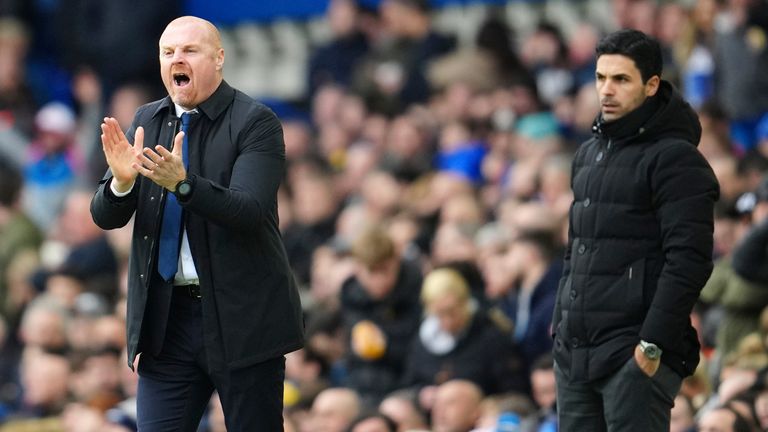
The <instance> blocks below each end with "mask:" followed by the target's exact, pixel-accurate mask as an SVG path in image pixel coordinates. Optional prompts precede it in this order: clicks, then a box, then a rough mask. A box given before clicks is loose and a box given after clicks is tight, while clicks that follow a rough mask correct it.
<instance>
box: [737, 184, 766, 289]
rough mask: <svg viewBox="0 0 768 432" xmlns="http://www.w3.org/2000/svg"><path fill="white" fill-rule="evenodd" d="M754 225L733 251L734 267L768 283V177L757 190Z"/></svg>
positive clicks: (745, 277)
mask: <svg viewBox="0 0 768 432" xmlns="http://www.w3.org/2000/svg"><path fill="white" fill-rule="evenodd" d="M752 198H753V199H754V208H753V210H752V220H753V223H754V226H753V228H752V230H751V231H750V232H748V233H747V234H746V235H745V236H744V238H743V241H742V242H741V243H740V244H739V245H738V247H737V248H736V249H735V250H734V252H733V269H734V270H735V271H736V273H737V274H738V275H739V276H741V277H743V278H744V279H746V280H749V281H752V282H755V283H760V284H766V283H768V265H766V263H768V248H767V247H766V245H768V177H766V178H765V179H764V180H763V181H762V182H761V183H760V185H759V186H758V188H757V189H756V190H755V192H754V195H753V196H752Z"/></svg>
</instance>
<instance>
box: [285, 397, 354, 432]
mask: <svg viewBox="0 0 768 432" xmlns="http://www.w3.org/2000/svg"><path fill="white" fill-rule="evenodd" d="M360 410H361V404H360V399H359V398H358V395H357V393H355V391H354V390H351V389H348V388H329V389H327V390H323V391H322V392H321V393H320V394H319V395H317V397H316V398H315V402H314V403H313V404H312V411H311V412H310V417H309V419H308V421H307V423H306V424H304V425H302V426H301V427H300V429H301V432H345V431H346V430H347V428H348V427H349V425H350V424H352V421H353V420H354V419H355V418H356V417H357V416H358V414H359V413H360Z"/></svg>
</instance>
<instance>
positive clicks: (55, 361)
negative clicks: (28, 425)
mask: <svg viewBox="0 0 768 432" xmlns="http://www.w3.org/2000/svg"><path fill="white" fill-rule="evenodd" d="M70 373H71V368H70V365H69V362H68V361H67V359H66V358H65V357H63V356H60V355H55V354H48V353H44V352H41V351H29V352H28V353H27V354H25V356H24V359H23V360H22V366H21V382H22V386H23V401H24V402H23V408H22V409H21V410H20V413H21V416H22V417H28V418H30V417H31V418H45V417H49V416H55V415H58V414H61V412H62V410H63V408H64V405H65V404H66V402H67V400H68V397H69V390H68V383H69V376H70Z"/></svg>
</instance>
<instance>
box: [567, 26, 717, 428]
mask: <svg viewBox="0 0 768 432" xmlns="http://www.w3.org/2000/svg"><path fill="white" fill-rule="evenodd" d="M661 65H662V59H661V49H660V48H659V43H658V41H656V40H654V39H652V38H650V37H648V36H647V35H645V34H643V33H642V32H639V31H636V30H621V31H618V32H615V33H612V34H610V35H608V36H606V37H605V38H604V39H603V40H602V41H601V42H600V43H599V44H598V47H597V66H596V71H595V78H596V82H595V85H596V88H597V94H598V97H599V99H600V113H599V115H598V116H597V118H596V120H595V122H594V125H593V128H592V129H593V137H592V138H591V139H590V140H588V141H586V142H585V143H584V144H583V145H582V146H581V147H580V148H579V150H578V151H577V153H576V155H575V157H574V161H573V170H572V178H571V186H572V188H573V193H574V202H573V204H572V206H571V211H570V220H569V221H570V228H569V241H568V249H567V251H566V258H565V267H564V272H563V277H562V279H561V281H560V285H559V289H558V295H557V299H556V304H555V313H554V317H553V332H554V337H555V340H554V357H555V360H556V365H555V366H556V367H555V371H556V377H557V386H558V395H557V406H558V409H557V411H558V418H559V423H560V430H561V431H593V432H595V431H662V430H669V418H670V409H671V407H672V404H673V401H674V397H675V395H676V394H677V392H678V390H679V388H680V384H681V381H682V378H683V377H685V376H687V375H690V374H691V373H692V372H693V371H694V369H695V368H696V365H697V364H698V361H699V344H698V341H697V337H696V331H695V330H694V329H693V327H692V326H691V323H690V318H689V315H690V312H691V309H692V308H693V305H694V303H695V302H696V299H697V297H698V295H699V291H700V290H701V288H702V287H703V286H704V284H705V282H706V281H707V278H708V277H709V274H710V272H711V270H712V230H713V207H714V203H715V201H716V200H717V198H718V194H719V188H718V184H717V180H716V179H715V176H714V174H713V172H712V170H711V168H710V167H709V165H708V164H707V162H706V160H705V159H704V157H703V156H702V155H701V154H700V153H699V152H698V150H697V149H696V146H697V145H698V142H699V138H700V136H701V126H700V124H699V121H698V117H697V116H696V113H695V112H694V111H693V109H692V108H691V107H690V106H689V105H688V104H687V103H686V102H685V101H684V100H683V99H682V98H681V96H680V95H679V93H678V92H677V91H676V90H675V89H674V88H673V87H672V85H670V84H669V83H668V82H666V81H664V80H662V79H661V69H662V66H661Z"/></svg>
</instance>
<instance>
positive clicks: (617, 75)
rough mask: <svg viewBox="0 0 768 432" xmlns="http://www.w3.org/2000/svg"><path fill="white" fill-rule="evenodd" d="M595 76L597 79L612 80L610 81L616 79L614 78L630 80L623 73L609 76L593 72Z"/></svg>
mask: <svg viewBox="0 0 768 432" xmlns="http://www.w3.org/2000/svg"><path fill="white" fill-rule="evenodd" d="M595 76H596V77H598V78H612V79H616V78H627V79H628V78H630V76H629V74H626V73H624V72H619V73H617V74H613V75H610V74H607V75H606V74H604V73H602V72H597V71H596V72H595Z"/></svg>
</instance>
